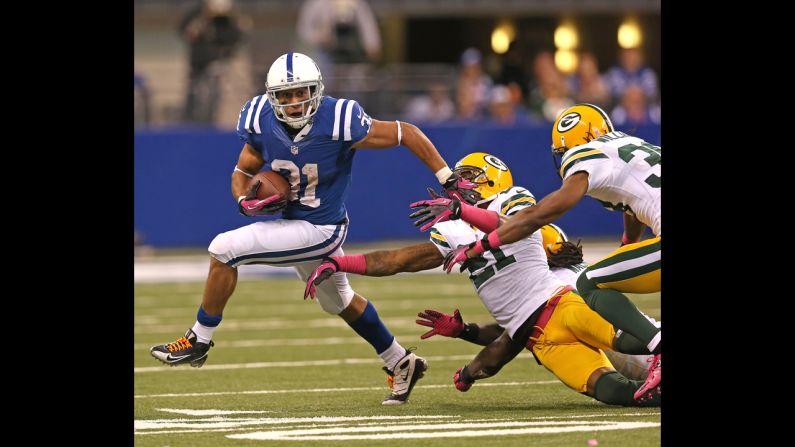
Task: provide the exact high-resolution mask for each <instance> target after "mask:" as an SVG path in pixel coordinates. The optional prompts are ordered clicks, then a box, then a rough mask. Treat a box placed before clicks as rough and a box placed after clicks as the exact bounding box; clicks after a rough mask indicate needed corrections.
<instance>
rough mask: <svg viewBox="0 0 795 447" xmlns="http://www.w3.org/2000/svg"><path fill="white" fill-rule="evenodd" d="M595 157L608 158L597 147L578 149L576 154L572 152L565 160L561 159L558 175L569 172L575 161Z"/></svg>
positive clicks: (561, 175)
mask: <svg viewBox="0 0 795 447" xmlns="http://www.w3.org/2000/svg"><path fill="white" fill-rule="evenodd" d="M595 158H608V157H607V155H605V154H604V152H602V151H600V150H599V149H588V150H580V151H577V153H576V154H573V155H572V156H570V157H566V160H564V161H563V164H561V165H560V177H561V178H563V177H565V176H566V173H567V172H569V169H571V167H572V166H574V165H576V164H577V163H579V162H581V161H584V160H593V159H595Z"/></svg>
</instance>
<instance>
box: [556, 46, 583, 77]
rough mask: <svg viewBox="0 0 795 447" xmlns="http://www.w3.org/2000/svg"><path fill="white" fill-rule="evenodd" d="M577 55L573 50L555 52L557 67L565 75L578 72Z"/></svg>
mask: <svg viewBox="0 0 795 447" xmlns="http://www.w3.org/2000/svg"><path fill="white" fill-rule="evenodd" d="M577 62H578V57H577V53H575V52H574V51H571V50H557V51H555V66H556V67H558V70H560V71H561V72H562V73H564V74H571V73H574V71H575V70H577Z"/></svg>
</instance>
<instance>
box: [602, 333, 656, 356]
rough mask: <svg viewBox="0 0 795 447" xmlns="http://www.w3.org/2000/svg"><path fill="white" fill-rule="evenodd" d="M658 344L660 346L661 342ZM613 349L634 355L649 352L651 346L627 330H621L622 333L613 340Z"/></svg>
mask: <svg viewBox="0 0 795 447" xmlns="http://www.w3.org/2000/svg"><path fill="white" fill-rule="evenodd" d="M657 345H658V346H659V345H660V343H658V344H657ZM613 350H614V351H616V352H621V353H623V354H632V355H636V354H648V353H649V348H647V347H646V345H645V344H644V343H643V342H642V341H640V340H638V339H637V337H635V336H633V335H632V334H630V333H628V332H626V331H621V335H619V336H618V337H616V339H615V341H614V342H613Z"/></svg>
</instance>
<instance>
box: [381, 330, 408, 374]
mask: <svg viewBox="0 0 795 447" xmlns="http://www.w3.org/2000/svg"><path fill="white" fill-rule="evenodd" d="M378 356H379V357H381V360H383V361H384V366H386V367H387V368H389V370H390V371H394V370H395V369H394V368H393V367H394V366H395V365H397V362H398V360H400V359H402V358H403V357H405V356H406V348H404V347H403V346H401V345H400V343H398V341H397V337H395V339H394V340H392V345H391V346H390V347H388V348H387V349H386V351H384V352H382V353H380V354H378Z"/></svg>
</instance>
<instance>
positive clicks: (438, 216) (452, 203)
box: [409, 197, 461, 231]
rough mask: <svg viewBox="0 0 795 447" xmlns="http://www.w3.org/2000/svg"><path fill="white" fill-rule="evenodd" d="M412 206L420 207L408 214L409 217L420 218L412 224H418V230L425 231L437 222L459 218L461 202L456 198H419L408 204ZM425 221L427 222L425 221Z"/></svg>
mask: <svg viewBox="0 0 795 447" xmlns="http://www.w3.org/2000/svg"><path fill="white" fill-rule="evenodd" d="M409 206H410V207H412V208H420V207H421V208H420V209H419V210H416V211H414V212H413V213H411V214H409V217H410V218H412V219H413V218H415V217H419V218H420V219H418V220H416V221H415V222H414V226H419V225H420V224H422V223H425V225H423V226H422V227H420V231H425V230H427V229H429V228H431V227H432V226H434V225H436V224H437V223H439V222H445V221H448V220H456V219H460V218H461V202H459V201H458V200H455V199H453V200H451V199H445V198H443V197H439V198H436V199H433V200H420V201H418V202H413V203H411V204H409ZM426 222H427V223H426Z"/></svg>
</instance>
